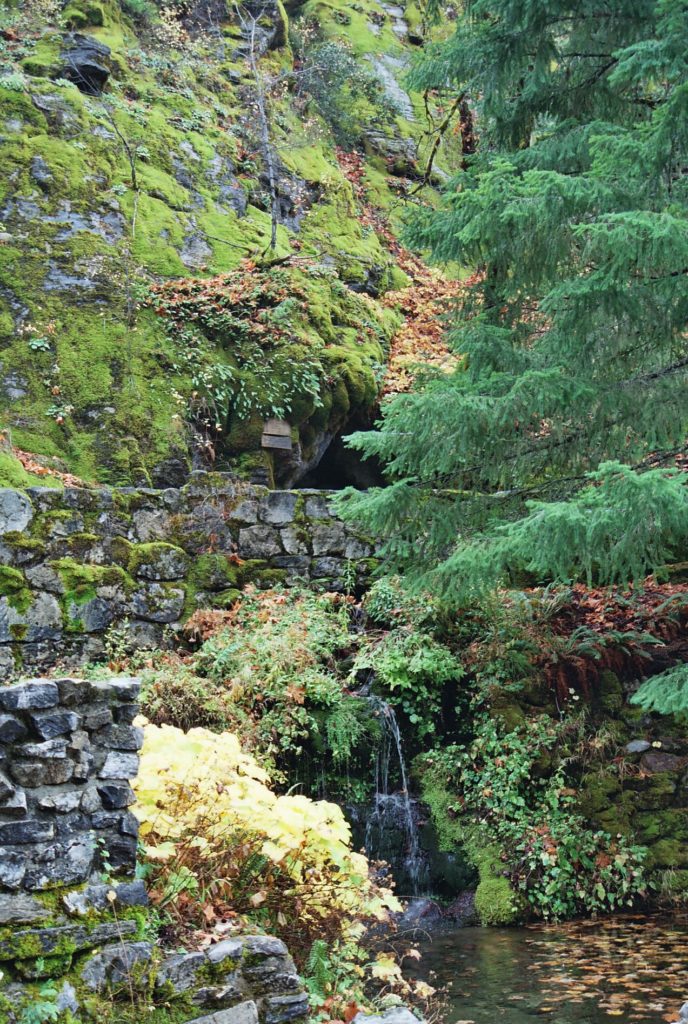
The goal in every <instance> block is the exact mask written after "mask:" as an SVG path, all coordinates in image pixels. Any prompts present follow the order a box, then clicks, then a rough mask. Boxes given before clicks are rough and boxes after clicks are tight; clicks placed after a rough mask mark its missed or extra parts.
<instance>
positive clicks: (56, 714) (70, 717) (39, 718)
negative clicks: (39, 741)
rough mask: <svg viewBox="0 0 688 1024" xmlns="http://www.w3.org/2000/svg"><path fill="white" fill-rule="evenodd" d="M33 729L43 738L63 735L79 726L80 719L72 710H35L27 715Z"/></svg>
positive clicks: (47, 738)
mask: <svg viewBox="0 0 688 1024" xmlns="http://www.w3.org/2000/svg"><path fill="white" fill-rule="evenodd" d="M29 719H30V721H31V724H32V725H33V727H34V729H35V730H36V732H37V733H38V735H39V736H41V737H42V738H43V739H44V740H49V739H52V738H53V737H55V736H64V734H65V733H68V732H74V731H75V730H76V729H78V728H79V723H80V721H81V719H80V718H79V716H78V715H77V714H76V713H75V712H74V711H63V710H55V711H37V712H35V713H34V714H31V715H29Z"/></svg>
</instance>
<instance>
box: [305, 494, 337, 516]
mask: <svg viewBox="0 0 688 1024" xmlns="http://www.w3.org/2000/svg"><path fill="white" fill-rule="evenodd" d="M331 515H332V510H331V508H330V502H329V501H328V499H327V496H326V495H323V494H316V495H313V496H312V497H310V498H306V519H329V518H330V517H331Z"/></svg>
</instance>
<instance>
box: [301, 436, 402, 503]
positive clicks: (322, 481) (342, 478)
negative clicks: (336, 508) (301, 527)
mask: <svg viewBox="0 0 688 1024" xmlns="http://www.w3.org/2000/svg"><path fill="white" fill-rule="evenodd" d="M385 483H386V481H385V476H384V473H383V471H382V465H381V463H380V461H379V460H378V459H376V458H375V457H371V458H363V456H362V455H361V453H360V452H358V451H356V450H354V449H353V448H347V447H346V445H345V444H344V440H343V438H342V437H341V435H337V437H335V438H334V439H333V440H332V442H331V443H330V445H329V446H328V448H327V451H326V452H325V454H324V455H323V457H322V458H321V460H320V462H319V463H318V465H317V466H315V467H314V468H313V469H311V470H310V472H308V473H307V474H306V475H305V476H304V477H302V478H301V479H300V480H299V483H298V486H299V487H300V488H302V487H313V488H317V489H318V490H326V491H341V490H343V488H344V487H356V488H357V489H358V490H361V491H364V490H366V489H367V488H368V487H383V486H384V484H385Z"/></svg>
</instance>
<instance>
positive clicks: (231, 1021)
mask: <svg viewBox="0 0 688 1024" xmlns="http://www.w3.org/2000/svg"><path fill="white" fill-rule="evenodd" d="M189 1024H258V1007H257V1006H256V1004H255V1003H254V1002H253V1000H251V999H247V1000H246V1001H245V1002H243V1003H238V1004H237V1005H236V1006H230V1007H229V1008H228V1009H226V1010H217V1011H216V1012H215V1013H209V1014H206V1015H205V1016H204V1017H196V1018H195V1019H194V1020H192V1021H190V1022H189Z"/></svg>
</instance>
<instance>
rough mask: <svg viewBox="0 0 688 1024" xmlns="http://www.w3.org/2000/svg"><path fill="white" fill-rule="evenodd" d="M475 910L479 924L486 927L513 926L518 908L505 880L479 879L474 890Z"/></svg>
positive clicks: (516, 918) (517, 914)
mask: <svg viewBox="0 0 688 1024" xmlns="http://www.w3.org/2000/svg"><path fill="white" fill-rule="evenodd" d="M475 909H476V913H477V914H478V917H479V918H480V923H481V924H482V925H484V926H486V927H488V926H497V925H508V924H515V922H516V921H517V920H518V916H519V912H518V906H517V904H516V901H515V899H514V892H513V890H512V888H511V886H510V885H509V882H508V880H507V879H506V878H485V879H481V881H480V882H479V883H478V887H477V889H476V890H475Z"/></svg>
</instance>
